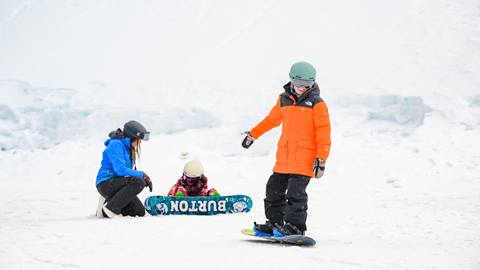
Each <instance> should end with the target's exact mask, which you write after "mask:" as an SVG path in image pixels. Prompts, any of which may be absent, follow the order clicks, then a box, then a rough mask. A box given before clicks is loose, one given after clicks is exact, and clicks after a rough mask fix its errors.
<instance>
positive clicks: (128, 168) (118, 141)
mask: <svg viewBox="0 0 480 270" xmlns="http://www.w3.org/2000/svg"><path fill="white" fill-rule="evenodd" d="M105 146H106V147H107V148H105V150H104V151H103V157H102V166H100V169H99V170H98V174H97V180H96V185H98V184H100V183H102V182H104V181H106V180H108V179H110V178H113V177H118V176H133V177H137V178H140V179H143V172H142V171H137V170H133V169H132V161H131V160H130V138H113V139H108V140H106V141H105Z"/></svg>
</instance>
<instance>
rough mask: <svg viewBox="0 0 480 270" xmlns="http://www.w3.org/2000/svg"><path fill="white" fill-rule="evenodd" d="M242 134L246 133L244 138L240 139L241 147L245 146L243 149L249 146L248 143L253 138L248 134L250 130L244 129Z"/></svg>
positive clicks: (249, 143)
mask: <svg viewBox="0 0 480 270" xmlns="http://www.w3.org/2000/svg"><path fill="white" fill-rule="evenodd" d="M242 134H246V136H245V138H244V139H243V141H242V147H243V148H245V149H248V148H249V147H250V145H252V144H253V141H254V139H253V137H252V135H250V132H248V131H245V132H244V133H242Z"/></svg>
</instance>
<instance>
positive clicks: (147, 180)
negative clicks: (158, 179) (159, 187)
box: [143, 173, 153, 192]
mask: <svg viewBox="0 0 480 270" xmlns="http://www.w3.org/2000/svg"><path fill="white" fill-rule="evenodd" d="M143 180H145V187H148V189H149V190H150V192H152V190H153V183H152V180H151V179H150V176H148V174H146V173H143Z"/></svg>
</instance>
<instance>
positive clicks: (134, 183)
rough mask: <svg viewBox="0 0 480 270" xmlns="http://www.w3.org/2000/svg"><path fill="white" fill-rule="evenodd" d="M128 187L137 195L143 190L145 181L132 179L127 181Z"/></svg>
mask: <svg viewBox="0 0 480 270" xmlns="http://www.w3.org/2000/svg"><path fill="white" fill-rule="evenodd" d="M129 185H130V187H131V188H132V189H133V190H134V191H135V193H136V194H138V193H140V192H142V190H143V189H144V188H145V180H143V179H140V178H135V177H132V178H131V179H130V181H129Z"/></svg>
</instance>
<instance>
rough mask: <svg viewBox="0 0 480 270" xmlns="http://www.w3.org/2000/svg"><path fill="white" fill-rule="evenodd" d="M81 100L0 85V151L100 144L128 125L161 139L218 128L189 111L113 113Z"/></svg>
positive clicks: (71, 92)
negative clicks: (81, 142)
mask: <svg viewBox="0 0 480 270" xmlns="http://www.w3.org/2000/svg"><path fill="white" fill-rule="evenodd" d="M82 94H83V93H80V91H78V90H75V89H64V88H50V89H49V88H37V87H33V86H31V85H30V84H29V83H27V82H25V81H20V80H2V81H0V150H2V151H6V150H12V149H27V150H31V149H47V148H50V147H52V146H55V145H57V144H59V143H61V142H64V141H68V140H71V139H74V140H77V139H87V138H91V137H95V138H101V137H105V136H106V134H108V132H109V131H111V130H113V129H115V128H117V127H121V126H122V125H123V123H124V122H125V121H128V120H131V119H135V120H139V121H140V122H142V123H144V124H145V126H146V127H147V128H148V129H149V130H151V131H152V132H153V133H164V134H172V133H176V132H182V131H185V130H187V129H192V128H193V129H195V128H210V127H216V126H218V125H219V124H220V121H219V120H217V119H216V118H215V117H214V116H213V115H212V114H210V113H209V112H207V111H205V110H203V109H199V108H195V107H188V108H179V107H172V106H161V109H160V110H158V111H148V110H144V109H142V108H135V107H132V108H128V109H125V108H122V107H120V108H113V107H107V106H105V105H104V104H103V105H102V104H93V103H92V104H85V103H82V102H77V100H81V98H78V97H79V95H80V96H81V95H82ZM90 98H91V99H92V100H94V99H95V97H90ZM137 106H141V105H137Z"/></svg>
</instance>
